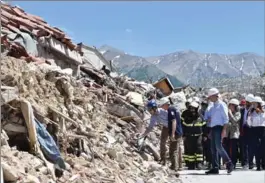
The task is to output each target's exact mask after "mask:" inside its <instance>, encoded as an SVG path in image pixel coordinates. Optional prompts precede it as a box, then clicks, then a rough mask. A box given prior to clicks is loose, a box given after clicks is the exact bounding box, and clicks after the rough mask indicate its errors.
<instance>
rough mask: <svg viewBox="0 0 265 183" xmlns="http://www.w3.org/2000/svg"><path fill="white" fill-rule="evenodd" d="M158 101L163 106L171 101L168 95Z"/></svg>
mask: <svg viewBox="0 0 265 183" xmlns="http://www.w3.org/2000/svg"><path fill="white" fill-rule="evenodd" d="M157 103H158V105H159V106H162V105H164V104H169V103H170V101H169V99H168V97H163V98H161V99H160V100H159V101H157Z"/></svg>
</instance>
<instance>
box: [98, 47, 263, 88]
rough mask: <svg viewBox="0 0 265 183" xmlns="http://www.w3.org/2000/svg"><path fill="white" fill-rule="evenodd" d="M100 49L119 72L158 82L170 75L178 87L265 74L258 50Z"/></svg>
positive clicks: (261, 57) (138, 78)
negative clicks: (147, 52) (152, 52)
mask: <svg viewBox="0 0 265 183" xmlns="http://www.w3.org/2000/svg"><path fill="white" fill-rule="evenodd" d="M98 50H99V51H100V52H101V53H102V54H103V56H104V57H105V58H106V59H107V60H112V62H113V65H114V67H115V68H117V70H118V71H120V72H122V73H124V74H126V75H128V76H129V77H132V78H135V79H137V80H143V81H147V82H154V81H156V80H158V79H160V78H161V77H165V76H167V77H168V78H169V79H170V80H171V82H172V84H173V85H174V86H175V87H177V86H181V85H183V84H191V85H194V86H203V85H204V84H205V83H207V82H206V81H207V80H211V79H223V78H235V77H244V76H254V77H255V76H261V75H263V74H264V73H265V60H264V59H265V58H264V57H263V56H260V55H257V54H255V53H250V52H245V53H241V54H218V53H200V52H195V51H193V50H185V51H177V52H173V53H169V54H165V55H161V56H152V57H141V56H135V55H130V54H128V53H126V52H124V51H122V50H119V49H117V48H114V47H112V46H109V45H103V46H101V47H100V48H98Z"/></svg>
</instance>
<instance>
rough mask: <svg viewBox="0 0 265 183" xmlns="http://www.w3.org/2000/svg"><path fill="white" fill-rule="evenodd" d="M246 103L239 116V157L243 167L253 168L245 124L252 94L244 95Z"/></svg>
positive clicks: (248, 129) (248, 135) (246, 125)
mask: <svg viewBox="0 0 265 183" xmlns="http://www.w3.org/2000/svg"><path fill="white" fill-rule="evenodd" d="M245 100H246V105H245V107H244V108H242V109H241V110H240V112H241V118H240V123H239V125H240V127H239V129H240V137H239V140H240V154H241V155H240V157H241V166H242V167H243V169H247V168H249V169H253V167H254V164H253V158H254V157H253V156H249V155H250V154H249V151H251V148H250V145H249V143H250V138H251V137H250V128H249V126H248V124H247V116H248V113H249V111H250V110H251V108H252V107H251V105H252V104H251V102H252V101H253V100H254V95H252V94H249V95H247V97H246V99H245Z"/></svg>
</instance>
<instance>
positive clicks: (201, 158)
mask: <svg viewBox="0 0 265 183" xmlns="http://www.w3.org/2000/svg"><path fill="white" fill-rule="evenodd" d="M195 157H196V161H203V155H202V154H195Z"/></svg>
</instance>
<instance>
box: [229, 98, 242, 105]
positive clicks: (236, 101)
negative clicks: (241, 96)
mask: <svg viewBox="0 0 265 183" xmlns="http://www.w3.org/2000/svg"><path fill="white" fill-rule="evenodd" d="M228 104H234V105H239V104H240V102H239V101H238V100H237V99H235V98H233V99H231V100H230V101H229V103H228Z"/></svg>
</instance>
